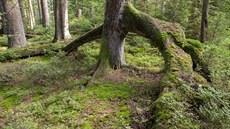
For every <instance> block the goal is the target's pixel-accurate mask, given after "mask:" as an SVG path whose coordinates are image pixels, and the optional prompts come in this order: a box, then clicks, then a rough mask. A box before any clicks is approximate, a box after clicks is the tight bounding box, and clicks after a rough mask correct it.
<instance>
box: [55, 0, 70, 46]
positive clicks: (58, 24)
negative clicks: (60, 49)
mask: <svg viewBox="0 0 230 129" xmlns="http://www.w3.org/2000/svg"><path fill="white" fill-rule="evenodd" d="M54 6H55V7H54V8H55V10H54V18H55V36H54V40H53V42H57V41H59V40H69V39H71V35H70V33H69V24H68V0H55V1H54Z"/></svg>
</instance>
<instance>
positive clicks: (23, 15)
mask: <svg viewBox="0 0 230 129" xmlns="http://www.w3.org/2000/svg"><path fill="white" fill-rule="evenodd" d="M18 2H19V7H20V11H21V15H22V21H23V23H26V22H25V12H24V0H19V1H18Z"/></svg>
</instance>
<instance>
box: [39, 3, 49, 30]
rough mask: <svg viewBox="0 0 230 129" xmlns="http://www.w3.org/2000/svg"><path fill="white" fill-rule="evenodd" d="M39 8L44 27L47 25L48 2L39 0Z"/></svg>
mask: <svg viewBox="0 0 230 129" xmlns="http://www.w3.org/2000/svg"><path fill="white" fill-rule="evenodd" d="M41 8H42V25H43V26H44V27H49V26H50V23H49V10H48V2H47V0H41Z"/></svg>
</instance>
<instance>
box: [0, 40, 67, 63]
mask: <svg viewBox="0 0 230 129" xmlns="http://www.w3.org/2000/svg"><path fill="white" fill-rule="evenodd" d="M64 45H65V44H63V43H60V44H45V45H38V46H29V47H22V48H13V49H8V50H6V51H2V52H0V62H6V61H11V60H16V59H23V58H28V57H34V56H42V55H45V54H48V53H50V52H52V51H54V52H58V51H60V49H61V48H63V47H64Z"/></svg>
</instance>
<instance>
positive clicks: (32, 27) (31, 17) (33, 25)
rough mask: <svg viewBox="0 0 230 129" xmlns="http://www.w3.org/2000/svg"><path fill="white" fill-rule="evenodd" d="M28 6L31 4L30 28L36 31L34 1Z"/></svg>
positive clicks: (29, 2)
mask: <svg viewBox="0 0 230 129" xmlns="http://www.w3.org/2000/svg"><path fill="white" fill-rule="evenodd" d="M28 4H29V15H30V27H31V29H34V27H35V24H36V23H35V18H34V10H33V5H32V1H31V0H29V1H28Z"/></svg>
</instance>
